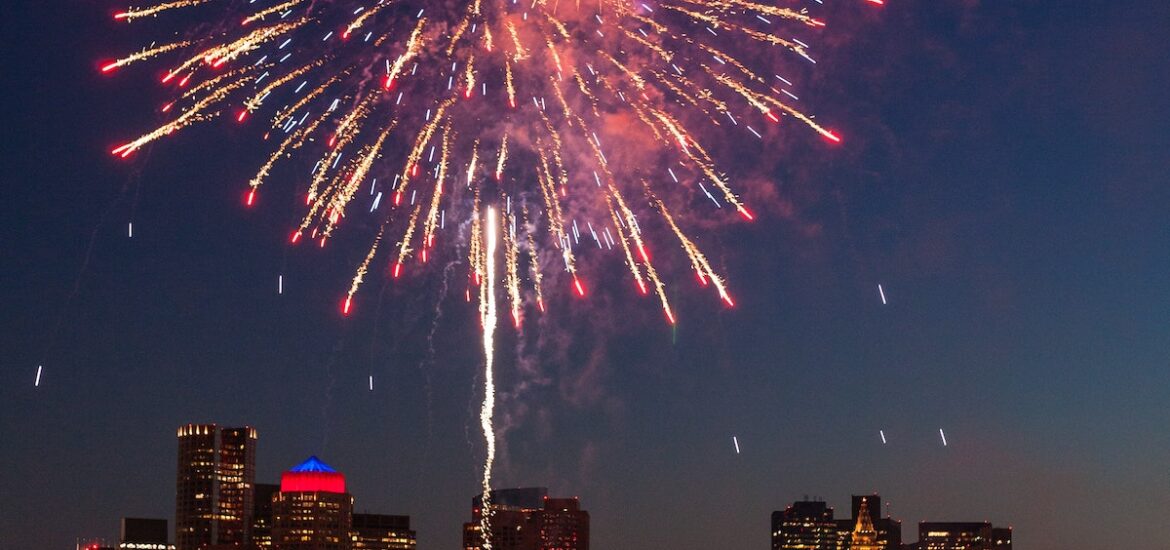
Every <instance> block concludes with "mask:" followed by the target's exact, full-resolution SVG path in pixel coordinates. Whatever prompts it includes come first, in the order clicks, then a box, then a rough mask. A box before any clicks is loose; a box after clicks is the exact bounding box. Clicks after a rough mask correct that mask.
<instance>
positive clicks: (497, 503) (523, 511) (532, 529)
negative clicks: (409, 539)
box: [463, 487, 589, 550]
mask: <svg viewBox="0 0 1170 550" xmlns="http://www.w3.org/2000/svg"><path fill="white" fill-rule="evenodd" d="M485 513H486V514H490V519H491V521H490V527H491V543H492V548H493V549H494V550H589V512H587V511H585V510H582V509H581V506H580V502H579V501H578V499H577V498H576V497H573V498H548V489H546V488H544V487H526V488H520V489H499V490H495V491H492V492H491V498H490V499H488V509H485V508H484V506H483V495H479V496H477V497H475V498H474V499H472V501H471V521H470V522H468V523H465V524H463V548H464V550H481V549H482V548H483V534H482V531H481V528H480V521H481V519H482V518H483V515H484V514H485Z"/></svg>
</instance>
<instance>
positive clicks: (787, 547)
mask: <svg viewBox="0 0 1170 550" xmlns="http://www.w3.org/2000/svg"><path fill="white" fill-rule="evenodd" d="M836 548H837V522H836V521H835V520H833V509H832V508H830V507H829V506H828V505H827V504H825V503H824V502H822V501H812V500H798V501H796V502H793V503H792V504H791V505H789V506H788V507H787V508H785V509H784V510H778V511H775V512H772V550H796V549H805V550H836Z"/></svg>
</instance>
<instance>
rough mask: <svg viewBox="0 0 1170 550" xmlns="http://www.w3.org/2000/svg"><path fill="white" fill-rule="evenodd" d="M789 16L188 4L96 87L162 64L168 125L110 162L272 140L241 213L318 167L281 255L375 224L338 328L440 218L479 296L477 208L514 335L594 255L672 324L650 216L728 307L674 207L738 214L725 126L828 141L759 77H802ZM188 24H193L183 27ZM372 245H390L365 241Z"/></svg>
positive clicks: (749, 7) (544, 4) (709, 5)
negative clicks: (376, 267)
mask: <svg viewBox="0 0 1170 550" xmlns="http://www.w3.org/2000/svg"><path fill="white" fill-rule="evenodd" d="M867 1H869V2H871V3H881V2H880V1H879V0H867ZM817 3H819V2H817ZM790 4H791V5H789V6H783V5H772V4H761V3H757V2H754V1H751V0H656V1H649V0H648V1H647V2H633V3H629V2H625V1H614V0H594V1H592V2H584V3H582V2H581V1H580V0H572V1H569V0H535V1H528V2H524V3H518V2H516V1H509V0H469V1H466V2H451V3H435V2H427V1H417V0H415V1H404V0H400V1H388V0H368V1H358V0H346V1H343V0H333V1H321V0H288V1H285V2H280V1H278V0H249V1H245V0H182V1H173V2H164V3H159V4H155V5H150V6H145V7H135V8H129V9H126V10H124V11H122V12H119V13H117V14H115V16H114V17H115V19H117V20H118V21H122V22H126V23H139V22H141V21H142V20H151V21H152V22H153V23H154V24H156V25H170V26H171V27H172V28H175V29H178V30H179V31H180V32H179V33H178V35H179V36H181V37H182V38H181V39H179V40H175V41H172V42H167V43H154V44H151V45H150V46H148V47H146V48H143V49H142V50H140V51H138V52H135V53H133V54H130V55H127V56H125V57H122V58H120V59H117V60H113V61H109V62H107V63H104V64H102V66H101V70H102V71H103V72H106V73H110V72H114V71H117V70H120V69H123V68H125V67H127V66H130V65H134V64H136V63H140V62H145V61H153V62H155V63H159V64H162V65H163V67H164V68H165V70H164V72H163V73H162V77H161V81H162V84H164V85H166V86H168V87H172V88H173V89H174V90H175V91H174V95H175V97H174V99H173V101H170V102H168V103H167V104H166V105H164V106H163V107H162V111H164V112H166V113H168V115H169V116H171V118H170V121H169V122H167V123H165V124H162V125H161V126H159V127H158V128H155V129H153V130H150V131H147V132H145V133H143V134H142V135H141V136H139V137H137V138H135V139H132V140H130V141H128V142H126V143H124V144H122V145H120V146H118V147H117V148H115V149H114V150H113V153H114V154H115V155H118V156H121V157H128V156H130V155H133V154H134V153H135V152H136V151H139V150H140V149H142V148H143V147H144V146H146V145H147V144H149V143H151V142H153V141H156V140H159V139H162V138H164V137H166V136H168V135H171V134H173V133H175V132H177V131H179V130H182V129H184V128H188V127H190V126H192V125H195V124H199V123H203V122H206V121H209V120H212V119H215V118H217V117H223V118H230V119H234V120H235V121H236V122H238V123H256V124H263V125H267V126H269V128H268V129H267V130H266V132H265V134H264V135H265V140H266V142H265V145H266V146H267V147H269V151H270V152H269V154H268V155H267V158H266V159H264V160H263V162H262V163H261V164H260V168H259V169H258V170H257V173H256V175H255V177H254V178H252V179H251V180H250V181H249V182H248V183H247V185H248V187H247V189H246V190H245V196H246V199H245V202H246V204H247V205H249V206H251V205H252V204H253V203H254V202H255V201H256V197H257V195H258V193H259V192H260V190H261V188H262V187H264V186H265V185H267V184H268V183H269V180H270V179H272V177H273V176H272V172H273V169H274V167H276V165H278V164H280V163H295V164H296V165H300V166H304V167H305V168H308V166H309V165H310V164H311V165H312V168H311V169H310V170H309V171H308V174H307V175H306V176H305V177H304V178H303V179H301V180H300V181H298V182H296V186H290V187H291V189H289V191H288V192H296V193H300V194H303V196H304V200H305V210H304V212H303V215H302V217H301V221H300V223H299V224H298V225H297V226H296V227H295V228H292V233H291V236H290V240H291V242H292V243H298V242H301V241H303V240H313V241H316V242H317V243H318V244H319V245H320V246H324V245H325V243H326V242H327V241H328V240H329V239H330V238H331V237H333V236H334V235H335V232H336V230H337V228H338V227H339V226H340V225H341V224H342V222H343V221H344V220H345V219H346V218H347V217H350V216H353V215H355V214H357V213H361V214H362V215H364V216H370V217H371V218H372V219H373V220H374V221H373V223H372V225H375V226H376V227H378V228H379V229H378V231H377V234H376V237H373V238H372V244H371V245H370V248H369V252H368V254H367V255H366V256H365V258H364V260H363V261H362V262H361V263H360V265H358V266H356V270H355V271H356V272H355V276H354V278H353V281H352V284H351V285H350V288H349V290H348V292H347V293H346V295H345V299H344V302H343V306H342V310H343V313H345V314H349V313H350V311H351V310H352V308H353V306H354V301H355V296H356V294H357V293H358V291H359V288H360V285H361V282H362V280H363V279H364V278H365V276H366V274H367V271H368V270H369V269H370V267H371V264H372V263H373V262H376V261H377V257H378V256H379V254H385V253H387V251H390V252H389V253H388V255H389V263H388V265H389V266H390V267H389V269H390V271H391V272H392V273H393V276H394V277H399V276H401V275H402V273H403V272H404V271H405V270H407V269H408V264H409V263H410V262H411V261H412V260H417V261H418V262H419V263H426V262H427V261H428V260H429V259H430V258H431V257H433V256H434V249H435V247H436V245H437V243H438V242H439V241H440V240H442V239H443V237H441V234H442V233H443V231H442V230H443V229H444V228H445V227H446V225H447V218H448V217H452V216H454V217H455V219H457V220H472V223H471V226H472V231H471V234H470V235H469V242H468V245H469V246H468V250H469V256H468V259H469V260H470V268H469V280H470V281H471V283H472V284H475V285H479V284H481V282H482V280H483V274H484V263H485V262H486V261H487V258H486V256H485V250H484V249H485V243H483V242H480V241H481V240H482V239H484V238H485V235H487V231H485V230H484V229H483V228H482V227H480V223H481V222H480V221H479V217H480V216H479V215H478V214H477V212H480V211H481V210H480V209H481V208H483V207H485V206H489V205H490V206H493V207H494V208H496V209H497V210H498V211H499V212H500V215H499V216H497V218H496V219H497V220H498V223H499V224H500V225H501V227H500V228H499V229H500V230H501V231H502V234H503V238H502V239H501V243H500V245H501V247H502V248H503V251H502V253H503V255H504V258H505V263H504V266H505V277H504V278H503V282H504V289H505V290H506V292H507V294H508V299H509V310H510V312H511V315H512V317H513V321H514V324H515V325H516V327H517V328H519V327H520V326H521V323H522V320H523V318H524V314H525V306H526V304H528V305H532V306H533V307H534V309H536V310H538V311H543V310H544V307H545V301H544V296H543V294H544V290H543V289H542V288H541V285H542V281H547V280H549V279H550V278H553V276H555V278H556V279H561V280H564V281H566V282H567V288H569V289H571V291H572V292H573V293H575V294H577V295H580V296H584V295H585V294H586V285H585V282H584V274H581V273H579V269H578V257H579V256H581V255H582V254H587V253H588V252H587V250H588V249H591V248H596V249H601V250H602V251H614V254H613V256H614V257H615V258H619V259H620V260H618V261H621V262H622V263H624V265H625V268H626V270H627V271H628V272H629V275H630V278H631V280H632V281H633V282H634V284H635V285H636V287H637V288H638V290H639V292H641V293H642V294H647V295H653V296H655V297H657V299H658V301H659V302H660V305H661V307H662V311H663V313H664V315H665V317H666V319H667V320H668V321H669V322H670V323H674V322H675V311H674V310H673V309H672V307H671V305H670V303H669V301H668V293H667V292H666V288H667V282H666V281H665V280H664V279H663V276H662V275H661V274H660V272H659V271H658V270H657V269H656V268H655V265H654V264H653V263H652V261H651V255H650V253H649V249H650V248H651V242H650V241H651V238H650V234H649V233H648V230H647V229H645V228H644V225H645V224H646V221H647V219H655V220H657V222H656V223H657V227H659V228H661V229H662V230H661V231H658V232H657V233H662V234H663V235H666V238H667V239H670V240H674V241H676V243H677V245H678V246H679V247H680V248H681V250H682V251H683V253H684V256H683V257H684V258H685V261H686V262H689V264H690V265H691V267H692V268H693V270H694V272H695V275H696V276H697V279H698V281H699V282H700V283H701V286H702V287H713V288H714V290H715V292H716V293H717V295H718V297H719V298H721V299H722V300H723V301H724V302H725V303H726V304H727V305H729V306H730V305H733V304H734V302H733V300H732V298H731V294H730V292H729V290H728V288H727V285H726V283H725V279H724V277H723V276H722V275H721V274H719V273H717V272H716V271H715V269H714V268H713V267H712V265H711V263H710V262H709V261H708V260H707V258H706V257H705V256H704V254H703V252H702V251H701V250H700V248H699V246H698V245H697V244H696V243H695V240H694V237H693V236H688V234H687V232H686V230H685V229H684V227H683V225H684V224H683V218H680V217H679V215H678V214H677V213H675V214H674V215H672V214H671V212H670V211H668V210H667V202H671V203H672V204H676V205H682V206H681V207H684V208H685V207H687V206H688V205H691V204H695V203H697V204H708V205H710V204H712V203H713V204H714V206H713V207H712V208H715V207H717V208H722V209H727V210H730V211H734V212H736V213H738V214H739V216H741V217H743V218H744V219H747V220H750V219H752V218H753V214H752V213H751V211H750V210H749V209H748V207H747V205H745V204H744V202H743V201H742V200H741V198H740V195H739V194H737V192H736V190H735V185H734V184H733V182H732V181H731V179H730V178H729V177H728V175H727V174H726V173H724V172H723V171H722V170H720V168H719V166H718V165H717V164H716V162H715V160H714V159H713V156H712V154H711V153H709V152H708V151H709V150H710V149H711V147H712V146H713V145H715V144H717V143H718V142H720V141H724V140H727V139H735V138H736V133H737V132H744V131H750V133H751V134H754V135H756V136H757V137H760V136H761V134H760V131H761V130H762V128H763V126H765V125H768V124H777V123H780V122H781V121H782V120H784V119H789V120H791V121H793V122H795V123H797V124H799V125H802V126H804V127H807V128H808V129H809V130H810V134H811V135H816V134H819V135H820V136H822V137H823V138H825V139H826V140H828V141H830V142H839V141H840V137H839V136H838V135H837V134H835V133H834V132H832V131H831V130H829V129H827V128H825V127H823V126H821V125H820V124H819V123H818V122H816V120H815V119H814V118H813V117H812V116H811V115H808V114H805V112H804V111H802V110H800V109H798V108H797V107H796V106H795V103H796V96H795V95H794V94H793V93H792V92H791V91H790V90H789V88H790V87H791V83H790V82H789V81H787V80H786V79H783V78H781V77H779V76H774V69H776V67H777V66H782V65H783V64H785V63H806V62H813V57H812V55H811V53H810V47H809V46H808V42H807V39H808V38H807V37H808V36H815V34H817V33H819V32H820V31H821V28H822V27H824V23H823V22H822V21H820V20H819V19H817V18H816V17H814V15H812V14H811V13H810V12H809V10H808V9H806V8H805V7H803V6H802V5H801V3H800V2H796V1H793V2H790ZM192 21H198V22H199V23H200V24H199V25H198V28H199V29H200V30H199V31H195V30H188V31H183V30H182V29H183V28H184V27H186V26H191V25H189V23H190V22H192ZM800 36H805V38H804V39H801V38H799V37H800ZM757 128H760V129H761V130H757ZM611 146H612V147H613V148H612V149H611V148H610V147H611ZM615 149H618V150H615ZM292 189H295V191H293V190H292ZM366 190H368V191H366ZM367 193H368V195H367ZM384 197H385V198H384ZM704 197H705V198H704ZM664 198H665V199H667V200H664ZM692 199H694V200H692ZM367 200H368V201H369V202H367ZM359 202H360V203H361V204H359ZM364 225H366V226H367V227H368V226H369V225H371V224H370V223H367V224H364ZM384 239H392V240H393V239H396V240H397V243H396V244H395V245H393V246H390V245H387V246H381V247H379V245H380V244H382V241H383V240H384ZM450 239H451V240H455V239H456V237H450ZM671 248H673V247H671Z"/></svg>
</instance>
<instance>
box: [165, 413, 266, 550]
mask: <svg viewBox="0 0 1170 550" xmlns="http://www.w3.org/2000/svg"><path fill="white" fill-rule="evenodd" d="M178 438H179V467H178V479H177V482H176V491H175V545H176V547H177V549H178V550H206V549H208V548H213V547H215V548H243V546H244V545H245V544H246V543H247V541H248V530H249V529H250V527H251V519H252V518H251V516H252V505H253V502H252V499H253V484H254V482H255V477H256V470H255V463H256V430H255V429H254V428H251V427H247V426H245V427H242V428H220V427H219V426H217V425H215V424H188V425H186V426H183V427H181V428H179V433H178Z"/></svg>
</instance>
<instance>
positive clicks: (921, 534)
mask: <svg viewBox="0 0 1170 550" xmlns="http://www.w3.org/2000/svg"><path fill="white" fill-rule="evenodd" d="M1011 548H1012V530H1011V528H1010V527H1007V528H997V527H994V526H992V525H991V523H988V522H936V521H924V522H922V523H919V524H918V547H917V550H1011Z"/></svg>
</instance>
